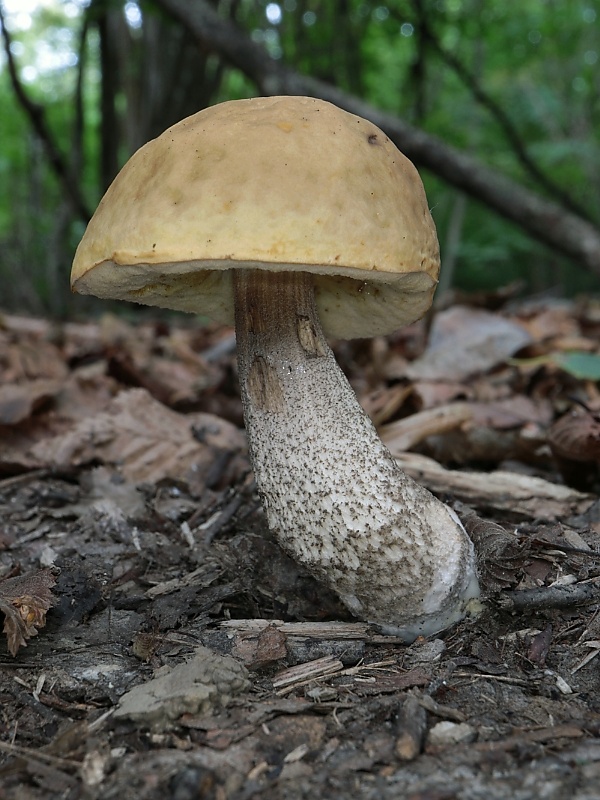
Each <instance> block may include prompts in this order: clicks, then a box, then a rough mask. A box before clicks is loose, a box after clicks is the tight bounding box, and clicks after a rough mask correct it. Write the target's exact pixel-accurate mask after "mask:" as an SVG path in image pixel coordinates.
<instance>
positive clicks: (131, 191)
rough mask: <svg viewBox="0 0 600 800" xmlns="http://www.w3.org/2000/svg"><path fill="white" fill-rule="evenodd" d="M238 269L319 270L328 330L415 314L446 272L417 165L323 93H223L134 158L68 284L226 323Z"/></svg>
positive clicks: (94, 223)
mask: <svg viewBox="0 0 600 800" xmlns="http://www.w3.org/2000/svg"><path fill="white" fill-rule="evenodd" d="M239 268H251V269H265V270H275V271H279V270H284V269H292V270H300V271H304V272H311V273H314V274H315V286H316V298H317V308H318V311H319V316H320V319H321V323H322V326H323V329H324V331H325V332H326V333H327V334H328V335H330V336H335V337H340V338H352V337H362V336H374V335H378V334H385V333H389V332H391V331H393V330H395V329H396V328H398V327H400V326H401V325H404V324H406V323H408V322H412V321H414V320H415V319H418V318H419V317H421V316H422V315H423V314H424V313H425V312H426V311H427V309H428V308H429V306H430V305H431V300H432V296H433V292H434V289H435V286H436V283H437V276H438V272H439V248H438V241H437V236H436V231H435V226H434V223H433V220H432V218H431V215H430V213H429V208H428V206H427V200H426V197H425V192H424V189H423V184H422V182H421V179H420V177H419V174H418V173H417V171H416V169H415V167H414V166H413V164H412V163H411V162H410V161H409V160H408V159H407V158H406V157H405V156H404V155H402V153H401V152H400V151H399V150H398V149H397V148H396V147H395V145H394V144H393V143H392V142H391V141H390V139H389V138H388V137H387V136H386V135H385V134H384V133H383V132H382V131H381V130H380V129H379V128H377V127H376V126H375V125H373V123H371V122H369V121H367V120H365V119H362V118H361V117H357V116H355V115H354V114H349V113H348V112H346V111H343V110H341V109H340V108H338V107H337V106H334V105H332V104H331V103H327V102H325V101H323V100H318V99H315V98H310V97H296V96H289V97H288V96H285V97H259V98H253V99H250V100H233V101H230V102H226V103H221V104H219V105H216V106H212V107H209V108H206V109H204V110H203V111H200V112H199V113H197V114H194V115H193V116H191V117H188V118H187V119H184V120H182V121H181V122H179V123H177V124H176V125H173V127H171V128H169V129H168V130H166V131H165V132H164V133H163V134H162V135H161V136H159V137H158V138H157V139H154V140H153V141H150V142H148V143H147V144H146V145H144V146H143V147H142V148H140V150H138V151H137V152H136V153H135V154H134V155H133V156H132V157H131V159H130V160H129V161H128V162H127V163H126V164H125V166H124V167H123V169H122V170H121V172H120V173H119V174H118V175H117V177H116V178H115V180H114V182H113V183H112V185H111V186H110V187H109V189H108V191H107V192H106V194H105V195H104V197H103V199H102V200H101V202H100V204H99V206H98V208H97V210H96V212H95V214H94V216H93V217H92V219H91V220H90V223H89V225H88V227H87V230H86V232H85V234H84V237H83V239H82V241H81V243H80V244H79V247H78V248H77V252H76V254H75V259H74V262H73V271H72V274H71V286H72V288H73V290H74V291H76V292H79V293H81V294H94V295H97V296H98V297H103V298H116V299H121V300H131V301H134V302H138V303H143V304H147V305H155V306H161V307H164V308H173V309H178V310H181V311H190V312H193V313H199V314H204V315H206V316H208V317H210V318H212V319H214V320H216V321H218V322H224V323H230V324H231V323H232V322H233V318H234V310H233V289H232V281H231V274H230V273H229V272H228V270H231V269H239Z"/></svg>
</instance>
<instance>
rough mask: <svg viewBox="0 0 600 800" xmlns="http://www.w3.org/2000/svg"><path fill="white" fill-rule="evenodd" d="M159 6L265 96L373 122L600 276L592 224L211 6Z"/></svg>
mask: <svg viewBox="0 0 600 800" xmlns="http://www.w3.org/2000/svg"><path fill="white" fill-rule="evenodd" d="M155 2H156V4H157V5H159V6H160V7H161V8H163V9H164V10H165V11H167V12H168V13H170V14H171V15H172V16H173V17H174V18H176V19H178V20H179V21H180V22H181V23H182V24H183V25H186V26H187V27H188V28H189V30H190V31H191V32H192V33H193V34H194V36H195V37H196V38H197V40H198V41H199V42H200V43H201V44H202V46H203V47H206V48H209V49H211V50H212V51H213V52H216V53H221V54H222V55H223V57H224V58H226V59H227V61H229V63H230V64H232V65H233V66H235V67H237V68H238V69H240V70H241V71H242V72H243V73H244V74H245V75H247V76H248V77H249V78H250V79H251V80H253V81H254V82H255V83H256V85H257V87H258V89H259V91H260V92H261V93H262V94H265V95H274V94H290V95H293V94H296V95H310V96H312V97H320V98H321V99H323V100H329V101H330V102H332V103H335V104H336V105H338V106H340V108H344V109H346V110H347V111H350V112H351V113H353V114H358V115H359V116H361V117H365V118H367V119H370V120H371V121H372V122H373V123H374V124H375V125H378V126H379V127H380V128H382V129H383V130H384V131H385V132H386V133H387V135H388V136H389V137H390V139H391V140H392V141H393V142H394V143H395V144H396V145H397V146H398V147H399V148H400V150H402V152H404V153H405V154H406V156H407V157H408V158H410V159H411V160H412V161H414V162H415V163H416V164H418V165H419V166H421V167H424V168H425V169H429V170H431V171H432V172H434V173H435V174H436V175H438V176H439V177H440V178H442V179H443V180H445V181H446V182H447V183H450V184H452V185H453V186H456V187H457V188H458V189H461V190H462V191H464V192H466V193H467V194H469V195H471V196H472V197H474V198H476V199H477V200H479V201H480V202H482V203H484V204H486V205H487V206H489V207H490V208H492V209H493V210H494V211H496V212H497V213H498V214H500V215H502V216H504V217H505V218H507V219H509V220H511V221H513V222H514V223H516V224H517V225H519V226H520V227H521V228H522V229H523V230H525V231H526V232H527V233H528V234H529V235H530V236H533V237H534V238H536V239H538V240H539V241H540V242H543V243H544V244H545V245H547V246H548V247H550V248H552V249H553V250H556V251H558V252H560V253H562V254H563V255H566V256H568V257H570V258H572V259H573V260H574V261H577V262H578V263H579V264H581V265H582V266H583V267H586V268H587V269H590V270H592V271H594V272H596V273H598V274H600V229H598V228H597V227H596V226H594V225H593V224H591V223H590V222H588V221H587V220H585V219H582V218H581V217H579V216H577V215H575V214H572V213H569V212H567V211H565V209H564V208H562V207H561V206H560V205H558V204H557V203H553V202H552V201H550V200H546V199H545V198H542V197H540V196H539V195H538V194H536V193H534V192H532V191H530V190H529V189H526V188H525V187H523V186H521V185H520V184H519V183H517V182H516V181H513V180H511V179H510V178H507V177H505V176H504V175H502V174H501V173H498V172H496V171H495V170H493V169H491V168H490V167H487V166H484V165H482V164H480V163H479V162H478V161H477V160H476V159H474V158H472V157H471V156H469V155H466V154H465V153H463V152H461V151H460V150H458V149H457V148H455V147H452V146H451V145H448V144H446V143H445V142H442V141H441V140H440V139H437V138H436V137H434V136H431V135H430V134H428V133H425V132H424V131H422V130H419V129H418V128H415V127H413V126H412V125H409V124H408V123H407V122H405V121H404V120H401V119H399V118H398V117H395V116H393V115H392V114H387V113H384V112H382V111H379V110H377V109H376V108H374V107H373V106H371V105H369V104H368V103H365V102H364V101H362V100H360V99H358V98H356V97H354V96H352V95H350V94H348V93H346V92H343V91H341V90H339V89H336V88H335V87H333V86H330V85H329V84H326V83H324V82H323V81H318V80H315V79H314V78H309V77H307V76H304V75H299V74H298V73H297V72H295V71H294V70H292V69H290V68H289V67H287V66H285V65H284V64H282V63H281V62H280V61H278V60H275V59H273V58H271V56H269V54H268V53H267V51H266V50H265V49H264V48H263V47H262V46H261V45H259V44H256V43H255V42H253V41H252V40H251V39H250V37H249V36H248V35H247V34H246V33H245V32H243V31H241V30H240V29H239V28H238V27H236V26H235V25H234V24H232V23H231V22H229V21H227V20H225V19H222V18H221V17H220V16H219V15H218V13H217V12H216V11H215V10H214V9H213V8H212V7H211V6H210V5H209V3H208V2H206V0H195V2H193V3H191V2H189V0H155Z"/></svg>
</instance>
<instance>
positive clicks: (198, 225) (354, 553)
mask: <svg viewBox="0 0 600 800" xmlns="http://www.w3.org/2000/svg"><path fill="white" fill-rule="evenodd" d="M438 270H439V251H438V243H437V236H436V232H435V226H434V224H433V220H432V218H431V215H430V213H429V209H428V206H427V201H426V197H425V193H424V190H423V185H422V183H421V180H420V178H419V175H418V173H417V171H416V169H415V168H414V166H413V165H412V163H411V162H410V161H409V160H408V159H407V158H405V156H403V155H402V154H401V153H400V151H399V150H397V148H396V147H395V146H394V145H393V143H392V142H391V141H390V140H389V139H388V137H387V136H386V135H385V134H384V133H383V132H382V131H381V130H380V129H379V128H377V127H375V126H374V125H373V124H372V123H371V122H368V121H367V120H365V119H362V118H360V117H357V116H354V115H352V114H349V113H347V112H345V111H342V110H341V109H339V108H337V107H336V106H334V105H332V104H330V103H326V102H324V101H322V100H318V99H314V98H309V97H268V98H255V99H250V100H236V101H231V102H226V103H222V104H219V105H216V106H213V107H210V108H207V109H205V110H203V111H201V112H199V113H197V114H194V115H193V116H191V117H189V118H187V119H184V120H183V121H181V122H179V123H178V124H176V125H174V126H173V127H171V128H169V129H168V130H167V131H165V132H164V133H163V134H162V135H161V136H159V137H158V138H157V139H155V140H153V141H151V142H149V143H148V144H146V145H145V146H143V147H142V148H141V149H140V150H139V151H138V152H137V153H135V154H134V155H133V157H132V158H131V159H130V160H129V161H128V163H127V164H126V165H125V166H124V167H123V169H122V170H121V172H120V173H119V175H118V176H117V177H116V179H115V181H114V182H113V184H112V185H111V186H110V188H109V189H108V191H107V192H106V194H105V196H104V198H103V199H102V201H101V202H100V205H99V207H98V209H97V210H96V213H95V214H94V216H93V218H92V220H91V221H90V223H89V225H88V228H87V230H86V233H85V235H84V237H83V239H82V241H81V243H80V245H79V247H78V249H77V253H76V255H75V260H74V264H73V272H72V276H71V284H72V288H73V289H74V291H76V292H79V293H82V294H94V295H97V296H99V297H103V298H117V299H123V300H131V301H135V302H137V303H144V304H148V305H156V306H162V307H166V308H172V309H179V310H183V311H188V312H192V313H195V314H201V315H206V316H209V317H211V318H213V319H214V320H216V321H220V322H225V323H231V322H233V321H234V319H235V327H236V337H237V348H238V370H239V379H240V385H241V392H242V400H243V407H244V418H245V423H246V430H247V435H248V441H249V450H250V457H251V462H252V466H253V469H254V475H255V479H256V484H257V487H258V491H259V494H260V496H261V499H262V503H263V507H264V510H265V514H266V518H267V522H268V526H269V528H270V529H271V531H272V532H273V533H274V535H275V537H276V538H277V540H278V542H279V543H280V544H281V546H282V547H283V548H284V549H285V550H286V551H287V552H288V553H289V554H291V556H292V557H293V558H294V559H296V561H298V562H300V563H301V564H303V565H304V566H305V567H306V568H307V569H308V570H309V572H311V573H312V574H313V575H314V576H315V577H316V578H318V579H319V580H321V581H323V582H324V583H325V584H326V585H328V586H329V587H330V588H331V589H333V590H334V591H335V592H336V593H337V595H338V596H339V597H340V599H341V600H342V602H343V603H344V604H345V605H346V606H347V608H348V609H349V610H350V611H351V612H352V613H353V614H354V615H355V616H357V617H358V618H360V619H362V620H365V621H367V622H370V623H374V624H376V625H377V626H379V627H380V628H381V629H383V631H384V632H387V633H393V634H395V635H398V636H401V637H403V638H404V639H405V640H407V641H411V640H413V639H414V638H416V637H417V636H419V635H430V634H433V633H436V632H438V631H441V630H444V629H445V628H447V627H448V626H450V625H451V624H453V623H454V622H456V621H457V620H459V619H461V618H462V617H463V616H465V614H466V613H468V611H469V610H470V609H473V608H475V607H476V605H477V600H476V599H477V597H478V594H479V588H478V582H477V576H476V570H475V557H474V552H473V546H472V544H471V542H470V541H469V538H468V536H467V534H466V533H465V530H464V528H463V527H462V525H461V523H460V521H459V519H458V517H457V516H456V514H455V513H454V512H453V511H452V510H451V509H450V508H448V507H447V506H446V505H444V504H443V503H442V502H440V501H439V500H438V499H436V498H435V497H434V496H433V495H432V494H430V493H429V492H428V491H427V490H426V489H424V488H423V487H421V486H419V485H418V484H417V483H415V482H414V481H413V480H412V479H410V478H409V477H408V476H407V475H405V474H404V473H403V472H402V471H401V470H400V469H399V467H398V466H397V464H396V462H395V460H394V459H393V458H392V456H391V455H390V453H389V452H388V450H387V449H386V448H385V446H384V445H383V444H382V442H381V441H380V439H379V437H378V436H377V433H376V431H375V428H374V427H373V425H372V423H371V421H370V420H369V418H368V417H367V415H366V414H365V413H364V411H363V410H362V408H361V406H360V405H359V403H358V401H357V399H356V396H355V394H354V392H353V390H352V389H351V387H350V385H349V384H348V381H347V380H346V378H345V376H344V374H343V373H342V371H341V369H340V368H339V366H338V365H337V363H336V361H335V357H334V355H333V353H332V351H331V349H330V348H329V345H328V344H327V341H326V338H325V336H326V335H327V336H331V337H336V338H351V337H366V336H374V335H379V334H386V333H390V332H391V331H394V330H396V329H397V328H398V327H400V326H401V325H404V324H406V323H409V322H412V321H414V320H416V319H418V318H419V317H421V316H422V315H423V314H424V313H425V311H426V310H427V309H428V308H429V306H430V304H431V299H432V296H433V292H434V289H435V286H436V283H437V276H438Z"/></svg>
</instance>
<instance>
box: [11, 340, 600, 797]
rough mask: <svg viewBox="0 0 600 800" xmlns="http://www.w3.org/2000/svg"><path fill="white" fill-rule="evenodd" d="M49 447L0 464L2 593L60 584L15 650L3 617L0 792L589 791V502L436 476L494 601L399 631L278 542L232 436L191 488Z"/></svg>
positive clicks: (598, 533) (594, 567) (597, 527)
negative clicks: (334, 589) (349, 607)
mask: <svg viewBox="0 0 600 800" xmlns="http://www.w3.org/2000/svg"><path fill="white" fill-rule="evenodd" d="M340 357H341V359H342V360H343V359H344V353H343V351H342V352H341V354H340ZM71 366H72V365H71ZM130 377H131V372H130V373H129V378H130ZM112 379H113V380H114V379H115V378H114V368H113V376H112ZM86 380H88V381H89V380H90V378H89V374H88V375H87V378H86ZM119 380H122V375H121V376H120V378H119ZM127 383H128V384H129V385H131V380H128V382H127ZM221 385H223V384H221ZM123 391H124V392H125V391H129V390H127V389H126V388H123ZM134 391H138V392H139V391H142V390H140V389H136V390H134ZM144 391H145V390H144ZM234 393H235V387H234V388H233V389H232V390H231V392H230V393H229V394H228V395H227V397H228V398H231V397H233V396H234ZM113 394H114V390H113ZM224 396H225V395H224ZM138 399H139V397H138ZM108 402H109V400H107V403H108ZM228 402H232V403H233V401H230V400H229V399H225V400H223V406H222V407H225V405H226V404H227V403H228ZM172 405H173V404H172ZM106 407H107V406H105V408H106ZM208 410H209V411H210V410H213V411H214V410H215V408H212V409H208ZM201 411H202V413H206V411H207V409H206V408H203V409H201ZM169 413H171V412H169ZM227 416H229V417H230V419H235V413H231V414H228V415H227ZM53 424H54V425H55V427H54V428H53V431H54V432H56V431H57V430H58V428H60V426H58V427H56V426H57V423H56V420H55V421H54V423H53ZM60 430H61V431H62V428H61V429H60ZM30 434H31V431H29V433H28V435H30ZM197 434H198V431H197V429H196V433H195V435H196V439H198V435H197ZM11 435H12V434H11ZM60 435H63V433H60ZM200 438H202V437H200ZM11 441H12V440H11ZM13 444H14V442H13ZM14 446H15V447H16V445H14ZM27 452H28V453H30V454H31V453H32V452H33V451H32V450H31V449H30V450H29V451H27ZM102 452H104V451H102ZM98 453H100V450H98ZM71 455H72V454H71ZM28 457H29V456H28ZM40 459H41V457H39V458H38V462H37V463H33V461H34V459H33V457H32V461H31V464H30V465H29V466H28V467H27V466H25V465H24V464H20V465H19V466H18V468H14V470H12V473H11V471H10V470H9V468H8V467H7V466H6V463H8V462H7V461H6V459H5V462H4V463H5V467H4V475H5V477H4V478H3V479H2V480H0V573H1V576H2V577H3V578H4V579H6V580H5V584H2V583H0V596H1V595H2V591H3V590H2V587H3V585H5V594H6V591H7V590H6V586H8V585H9V584H8V583H6V582H7V581H9V580H14V579H19V578H20V576H26V577H27V579H28V580H29V584H28V587H29V588H28V589H27V592H25V590H23V592H22V596H21V598H20V600H19V603H20V606H19V608H22V607H23V603H24V602H25V601H24V600H23V597H24V596H25V595H26V594H27V597H28V598H29V600H28V601H27V602H29V603H30V604H31V607H32V608H34V610H35V608H36V606H35V602H36V599H35V598H36V591H35V590H33V589H31V586H32V584H31V581H32V580H33V581H34V584H35V581H39V596H40V597H43V596H45V595H44V588H43V586H44V585H46V586H47V587H48V586H49V587H50V588H49V591H50V592H51V595H52V599H51V603H52V605H51V606H50V608H48V609H47V613H46V614H45V617H44V613H45V612H42V611H40V612H39V616H38V617H37V618H36V620H37V622H36V620H34V622H33V623H32V624H33V625H34V629H33V630H32V628H31V626H30V627H29V629H28V631H27V635H26V636H25V638H26V643H25V642H23V643H22V645H21V646H20V647H17V648H16V655H12V654H11V653H10V652H9V649H8V647H9V641H10V629H9V628H10V626H9V623H8V619H9V617H8V616H7V627H6V628H5V631H6V632H7V634H8V636H7V638H6V639H5V641H3V642H2V643H1V649H0V698H1V708H2V716H1V719H0V798H3V799H4V798H6V799H7V800H8V799H9V798H10V800H13V798H14V800H30V799H31V800H35V799H36V798H44V800H58V799H59V798H60V799H61V800H67V799H68V800H75V799H76V798H85V799H86V800H87V799H88V798H89V799H90V800H94V799H95V798H98V800H100V799H102V800H109V799H112V798H121V797H125V796H126V797H135V798H140V800H163V799H164V798H173V799H174V800H192V799H193V798H214V799H215V800H249V798H253V797H261V798H267V799H269V798H273V799H275V798H290V800H291V799H292V798H305V797H306V798H314V797H323V798H327V800H334V799H335V800H337V798H340V800H341V799H342V798H343V799H344V800H346V799H347V798H360V800H363V799H364V800H368V799H369V798H407V800H452V799H453V798H460V799H461V800H463V799H464V800H478V799H479V798H485V800H495V798H498V799H500V798H502V799H504V798H509V797H510V798H514V799H515V800H529V799H530V798H531V799H532V800H533V798H544V800H555V799H556V800H559V798H560V799H562V798H565V797H571V798H577V800H597V799H598V798H600V605H599V603H600V591H599V585H600V583H599V578H600V524H599V523H600V517H599V515H598V504H593V503H590V504H588V506H589V507H588V509H587V511H586V512H585V513H578V514H571V515H570V516H569V515H567V516H566V517H565V518H564V519H556V518H554V519H547V518H543V514H542V516H541V518H534V517H531V516H530V517H528V516H527V515H525V514H523V513H514V514H511V513H510V512H507V511H506V510H502V511H496V512H495V511H494V509H493V508H491V507H490V503H489V502H488V501H486V503H485V507H478V505H477V503H476V502H470V504H469V506H468V507H467V506H466V505H464V504H462V503H460V502H459V501H460V498H459V497H456V496H453V495H451V494H445V495H444V494H443V493H442V496H443V499H444V500H445V501H446V502H449V503H450V504H451V505H453V506H454V507H455V508H456V510H457V512H458V513H459V515H460V516H461V517H462V518H463V520H464V522H465V525H466V526H467V527H468V529H469V531H470V532H471V533H472V535H473V536H474V538H475V540H476V542H477V546H478V551H479V557H480V564H481V576H482V585H483V588H484V595H485V596H484V608H483V611H482V613H481V614H480V615H479V616H477V617H476V618H471V619H467V620H465V621H464V622H462V623H461V624H459V625H457V626H455V627H454V628H452V629H451V630H450V631H448V632H446V633H444V634H441V635H439V636H438V637H433V638H431V639H428V640H425V639H419V640H417V641H416V642H414V643H413V644H410V645H407V644H405V643H402V642H400V641H398V640H396V639H394V638H392V637H385V636H383V635H380V634H379V633H378V632H377V631H376V630H372V629H370V628H369V627H368V626H366V625H364V624H362V623H357V622H356V621H355V620H352V619H351V618H350V616H349V615H348V614H347V612H345V611H344V609H343V608H342V607H341V606H340V605H339V604H338V603H337V601H336V599H335V598H334V597H332V596H330V595H328V594H327V592H326V591H325V590H324V589H323V588H322V587H321V586H319V585H318V584H317V583H316V582H315V581H314V580H313V579H312V578H311V577H310V576H308V575H307V574H305V573H304V572H303V571H302V570H301V569H299V568H298V567H297V566H296V565H295V564H293V563H292V562H291V561H290V560H289V559H288V558H287V557H286V556H285V555H284V554H283V553H282V552H281V551H280V550H279V548H278V547H277V545H276V544H275V543H274V542H273V541H272V540H271V537H270V535H269V532H268V531H267V529H266V525H265V521H264V516H263V513H262V510H261V508H260V505H259V502H258V499H257V496H256V492H255V488H254V485H253V482H252V477H251V473H250V471H249V465H248V462H247V460H246V457H245V455H244V453H243V451H239V450H238V451H237V452H235V453H233V451H232V449H231V445H230V444H229V445H227V446H223V447H222V448H221V449H219V447H218V446H217V445H216V444H215V445H214V448H213V451H212V457H211V458H207V459H206V460H205V464H204V467H203V470H204V471H203V472H202V476H201V479H200V477H199V476H198V475H197V474H196V477H195V480H194V481H192V480H191V479H190V480H187V479H183V478H182V477H173V476H169V475H166V476H164V477H162V478H158V479H154V478H153V479H152V480H139V479H138V480H134V479H133V478H132V477H131V474H130V473H127V472H126V470H125V473H124V470H123V469H122V468H120V467H119V466H118V465H115V463H114V460H113V461H112V462H111V461H110V459H109V458H108V456H106V458H105V457H104V456H102V457H101V456H99V455H96V456H95V458H88V457H86V458H85V459H84V458H83V457H82V458H81V459H80V460H79V462H77V459H75V458H72V457H70V460H69V459H67V461H68V463H65V464H63V466H62V467H60V468H58V467H51V466H48V465H45V464H43V463H41V460H40ZM109 462H110V463H109ZM124 474H125V477H124ZM553 477H554V478H555V479H557V478H556V474H555V473H554V474H553ZM557 480H558V479H557ZM586 496H587V495H586ZM590 497H591V498H592V499H593V497H592V495H590ZM567 517H568V518H567ZM498 541H500V545H499V546H498ZM492 545H493V549H492ZM44 582H45V584H44ZM52 583H54V585H52V586H50V584H52ZM11 586H12V588H11V592H12V595H13V596H14V594H15V591H16V589H15V585H14V584H12V585H11ZM17 589H18V585H17ZM32 597H33V600H32ZM5 600H6V598H5ZM38 600H39V598H38ZM39 602H41V600H40V601H39ZM29 622H30V623H31V619H29ZM44 622H45V624H44ZM35 630H37V634H36V635H31V634H33V633H35Z"/></svg>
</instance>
